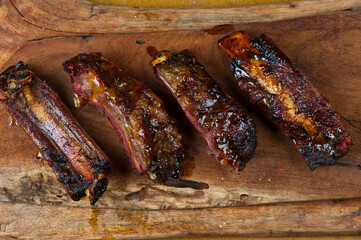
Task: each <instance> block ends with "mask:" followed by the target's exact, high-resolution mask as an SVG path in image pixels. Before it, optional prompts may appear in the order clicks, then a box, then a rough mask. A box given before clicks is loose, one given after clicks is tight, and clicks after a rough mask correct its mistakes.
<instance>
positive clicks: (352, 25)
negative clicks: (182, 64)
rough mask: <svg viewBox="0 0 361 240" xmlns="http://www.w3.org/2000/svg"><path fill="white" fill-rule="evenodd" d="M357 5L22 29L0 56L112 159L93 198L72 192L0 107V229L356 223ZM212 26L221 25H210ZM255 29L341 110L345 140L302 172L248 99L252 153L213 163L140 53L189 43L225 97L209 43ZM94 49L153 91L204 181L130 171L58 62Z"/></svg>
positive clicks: (87, 232)
mask: <svg viewBox="0 0 361 240" xmlns="http://www.w3.org/2000/svg"><path fill="white" fill-rule="evenodd" d="M360 20H361V12H360V11H351V12H342V13H338V14H331V15H325V16H311V17H305V18H298V19H294V20H283V21H275V22H267V23H249V24H242V25H232V26H231V25H229V26H227V27H224V28H216V30H214V29H213V30H212V31H204V30H197V31H185V30H183V31H168V32H153V33H124V34H102V35H88V34H87V35H81V36H74V35H72V36H66V37H65V36H59V37H50V38H44V39H37V40H32V41H29V42H28V43H27V44H25V45H23V46H22V47H21V49H20V50H19V51H17V52H16V53H15V55H13V56H12V57H11V58H10V59H9V60H8V61H7V62H6V63H5V64H4V66H3V68H5V67H7V66H10V65H12V64H15V63H17V62H18V61H19V60H22V61H24V62H25V63H27V64H28V65H29V66H30V68H31V69H32V70H33V71H34V72H35V73H36V74H37V75H38V76H39V77H41V78H42V79H44V80H46V81H47V82H48V83H49V85H50V86H51V87H53V88H54V89H55V90H56V91H57V92H58V93H59V95H60V96H61V98H62V99H63V100H64V101H65V103H66V104H67V105H68V106H69V108H70V109H71V111H72V113H73V114H74V115H75V116H76V118H77V119H78V120H79V121H80V123H81V124H82V125H83V126H84V128H85V129H86V130H87V132H88V133H89V134H90V135H91V136H92V137H93V138H94V139H95V140H96V141H97V142H98V143H99V145H100V146H101V147H102V148H103V149H104V151H105V152H106V153H107V154H108V156H109V158H110V159H111V161H112V165H113V173H112V175H111V177H110V183H109V187H108V190H107V191H106V192H105V194H104V195H103V197H102V198H101V199H100V200H99V202H98V203H97V204H96V206H93V207H91V206H90V205H89V203H88V200H87V199H83V200H81V201H79V202H73V201H72V200H71V199H69V197H68V196H67V195H66V193H65V191H64V190H63V189H62V187H61V186H60V184H59V183H58V182H57V180H56V178H55V177H54V174H53V173H52V170H51V169H50V168H49V167H48V166H47V165H44V164H42V163H41V162H39V161H38V160H37V159H36V158H35V155H36V154H37V149H36V147H35V145H34V143H33V142H32V140H31V139H30V138H29V137H28V136H27V135H26V134H25V133H24V132H23V130H22V129H21V128H19V127H17V126H15V125H14V126H11V127H9V122H10V121H9V120H8V119H9V116H8V114H7V112H6V111H5V110H4V109H3V108H2V107H1V108H0V118H1V119H2V121H1V122H0V135H1V140H0V149H1V155H0V214H1V217H0V236H1V235H5V236H15V237H20V238H44V237H47V238H55V237H56V238H61V239H74V238H87V239H88V238H92V239H98V238H105V239H109V238H154V237H172V236H186V235H200V234H207V235H211V234H222V235H223V234H242V235H250V234H252V235H255V234H257V235H267V236H269V235H285V234H297V235H298V234H358V233H360V232H361V166H360V165H361V142H360V139H361V138H360V137H361V116H360V114H359V109H360V107H359V106H360V104H361V90H360V89H359V88H358V86H359V85H360V83H361V77H360V75H359V70H360V68H361V60H360V54H361V44H360V43H361V42H360V37H361V22H360ZM219 29H223V30H219ZM231 30H244V31H247V32H248V33H250V34H253V35H258V34H261V33H266V34H267V35H268V36H269V37H271V38H272V39H274V41H275V42H276V44H277V45H278V46H279V47H280V48H281V49H282V50H283V51H284V52H285V53H286V54H287V55H288V56H289V57H290V58H291V59H292V60H293V61H294V62H295V63H296V65H297V66H298V67H299V68H301V69H302V70H303V71H304V72H305V73H306V75H308V76H309V77H310V79H311V80H312V82H313V84H314V85H315V86H316V87H317V88H319V89H320V90H321V92H322V93H323V94H324V95H325V96H326V97H327V98H328V99H329V100H330V102H331V103H332V104H333V106H334V107H335V108H336V109H337V111H338V112H339V114H340V115H341V116H342V119H343V122H344V125H345V128H346V129H347V130H348V131H349V132H350V133H351V135H352V138H353V142H354V145H353V146H352V148H351V150H350V152H349V153H348V154H347V155H346V156H345V157H344V158H342V159H340V160H339V162H340V163H341V165H335V166H321V167H319V168H318V169H317V170H316V171H313V172H311V171H310V170H309V169H308V167H307V166H306V164H305V163H304V162H303V160H302V157H301V156H300V155H299V154H298V152H297V151H296V149H295V147H294V146H293V144H292V142H291V140H290V139H288V138H286V137H285V136H283V134H282V133H281V132H280V131H279V130H278V129H277V128H275V127H274V126H273V125H272V124H270V123H269V122H266V121H265V120H264V119H262V118H261V117H259V116H258V115H256V114H254V113H253V112H252V109H248V110H249V112H250V115H251V116H252V117H253V118H254V120H255V122H256V126H257V137H258V147H257V150H256V153H255V156H254V157H253V158H252V159H251V161H250V162H249V163H248V165H247V166H246V169H245V170H244V171H243V172H240V173H234V172H233V170H232V169H231V168H229V167H226V166H222V165H220V164H219V163H218V162H217V161H216V159H215V158H214V157H212V156H211V155H209V154H208V153H207V151H208V150H207V145H206V143H205V141H204V140H203V139H202V137H201V135H200V134H199V133H198V132H197V131H195V130H194V128H193V126H192V125H191V124H190V122H189V121H188V120H187V119H186V117H185V115H184V114H183V112H182V111H181V109H180V107H179V106H178V105H177V103H176V101H175V100H174V99H173V97H172V96H171V94H170V93H169V92H168V90H167V89H166V87H165V86H163V85H162V83H161V82H160V81H159V80H158V79H157V78H156V77H155V76H154V74H153V72H152V68H151V67H150V65H149V62H150V60H151V59H152V58H151V57H150V55H149V49H150V48H156V49H157V50H162V49H168V50H171V51H174V52H176V51H180V50H183V49H186V48H187V49H189V50H190V51H191V52H192V53H193V54H194V55H195V56H196V57H197V59H198V61H199V62H201V63H202V64H203V65H204V66H205V68H206V70H207V71H208V72H209V73H210V75H211V76H212V77H213V78H214V79H215V80H216V81H217V82H219V83H220V84H221V85H222V86H223V87H224V88H225V89H226V90H227V91H228V92H229V93H230V94H231V95H232V96H233V97H234V98H235V99H236V100H237V101H240V102H241V99H240V96H239V93H240V92H239V91H238V90H237V87H236V84H235V82H234V80H233V77H232V74H231V72H230V70H229V67H228V65H229V63H230V59H229V58H228V57H227V55H226V54H225V53H224V52H223V51H222V50H221V49H220V48H219V47H218V46H217V40H218V39H220V38H221V37H223V36H224V35H225V34H224V31H231ZM81 52H101V53H103V55H104V56H106V57H107V58H109V59H110V60H112V61H114V62H115V63H116V65H117V66H119V67H120V68H122V69H123V70H124V72H126V73H127V74H129V75H130V76H132V77H134V78H136V79H138V80H140V81H143V82H145V83H146V84H147V85H148V86H149V87H150V88H152V89H153V90H154V91H155V92H156V93H157V94H158V96H160V97H161V98H162V99H163V101H164V102H165V105H166V108H167V110H168V111H169V113H170V114H171V115H172V116H173V117H174V118H175V119H176V120H177V122H178V126H179V128H180V130H181V132H182V133H183V135H184V139H185V144H186V145H187V146H188V150H187V154H188V158H187V160H186V161H185V162H184V164H183V178H184V179H190V180H195V181H199V182H204V183H207V184H208V185H209V189H205V190H193V189H179V188H172V187H166V186H162V185H160V184H157V183H155V182H153V181H151V180H150V179H148V178H147V177H145V176H142V177H138V176H136V175H135V174H134V173H133V172H132V169H131V166H130V163H129V161H128V159H127V156H126V154H125V152H124V149H123V147H122V145H121V142H120V140H119V139H118V137H117V136H116V134H115V132H114V130H113V128H112V127H111V125H110V124H109V122H108V120H107V118H106V117H105V116H103V115H102V114H101V113H100V112H99V111H98V110H97V109H96V108H94V107H92V106H89V105H87V106H85V107H83V108H80V109H75V108H74V107H73V104H72V99H71V93H72V92H71V85H70V79H69V76H68V75H67V74H66V73H65V72H64V71H63V69H62V63H63V62H64V61H65V60H67V59H69V58H71V57H73V56H75V55H77V54H78V53H81Z"/></svg>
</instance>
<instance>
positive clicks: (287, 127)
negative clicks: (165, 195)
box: [219, 32, 351, 170]
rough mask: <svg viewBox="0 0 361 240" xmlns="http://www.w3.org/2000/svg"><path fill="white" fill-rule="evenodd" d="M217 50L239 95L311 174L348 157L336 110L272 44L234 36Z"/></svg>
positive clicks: (264, 39) (238, 34) (346, 136)
mask: <svg viewBox="0 0 361 240" xmlns="http://www.w3.org/2000/svg"><path fill="white" fill-rule="evenodd" d="M219 45H220V46H221V48H223V49H224V50H225V51H226V52H227V53H228V54H229V56H230V57H232V58H233V62H232V64H231V65H230V68H231V70H232V72H233V74H234V77H235V79H236V81H237V82H238V86H239V87H240V89H241V91H242V93H243V94H244V96H245V97H246V98H247V99H248V100H249V102H250V103H251V104H253V105H254V106H255V107H256V108H258V109H260V110H261V112H263V113H265V114H266V116H267V117H268V118H269V119H270V120H272V121H273V122H274V123H276V124H277V125H278V126H279V127H280V128H281V130H282V131H283V132H284V134H285V135H287V136H289V137H291V138H292V140H293V142H294V143H295V145H296V147H297V149H298V150H299V152H300V153H301V154H302V155H303V157H304V160H305V161H306V163H307V164H308V166H309V167H310V169H311V170H314V169H316V168H317V167H318V165H319V164H320V163H322V164H327V165H330V164H334V160H335V159H338V158H340V157H342V156H343V155H344V154H346V153H347V151H348V150H349V148H350V146H351V137H350V135H349V134H347V133H346V132H345V129H344V128H343V126H342V123H341V121H340V117H339V116H338V115H337V113H336V111H335V109H334V108H333V107H332V106H331V105H330V103H329V102H328V101H327V99H325V98H324V97H323V96H322V94H321V93H320V92H319V91H318V90H317V89H316V88H315V87H314V86H313V85H312V83H311V82H310V80H309V79H308V78H307V77H306V76H305V75H304V74H303V72H302V71H301V70H299V69H298V68H297V67H296V66H295V65H294V64H293V63H292V62H291V60H290V59H289V58H288V57H287V56H286V55H285V54H284V53H282V52H281V51H280V50H279V49H278V48H277V46H275V44H274V43H273V41H272V40H271V39H269V38H267V37H266V36H265V35H261V36H260V37H257V38H253V37H251V36H249V35H248V34H246V33H244V32H236V33H233V34H231V35H228V36H226V37H224V38H223V39H221V40H220V41H219Z"/></svg>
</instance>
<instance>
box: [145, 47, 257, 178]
mask: <svg viewBox="0 0 361 240" xmlns="http://www.w3.org/2000/svg"><path fill="white" fill-rule="evenodd" d="M164 53H165V54H166V55H167V53H169V51H167V50H162V51H160V52H159V53H158V54H157V55H156V56H155V57H154V58H153V60H155V59H157V58H159V57H162V54H164ZM180 62H181V63H180ZM150 65H152V62H151V63H150ZM166 65H181V66H183V65H185V66H187V67H189V66H194V68H197V67H199V68H200V70H201V71H202V74H203V75H204V77H205V78H207V79H209V80H211V81H212V83H211V85H212V86H215V87H216V88H217V91H219V92H220V94H221V95H222V94H223V95H224V96H225V98H226V102H227V103H229V104H232V105H233V106H232V107H234V106H237V107H239V109H242V108H241V106H240V105H239V104H238V103H236V102H235V101H234V99H233V98H232V97H231V96H230V95H228V93H226V92H225V91H224V89H223V88H222V87H221V86H220V85H219V84H218V83H217V82H216V81H215V80H213V78H212V77H211V76H210V75H209V74H208V72H206V70H205V68H204V66H203V65H202V64H201V63H199V62H198V61H197V59H196V58H195V56H194V55H193V54H192V53H191V52H190V51H189V50H188V49H184V50H182V51H180V52H178V53H175V54H172V55H171V57H170V58H167V60H166V61H162V62H160V63H157V64H155V65H154V66H153V69H154V73H155V75H156V76H157V78H159V79H160V80H161V81H162V82H163V83H165V82H166V80H165V79H164V76H163V73H162V70H161V69H160V68H159V67H160V66H166ZM189 71H190V72H191V74H194V73H197V72H198V71H197V70H193V69H192V68H191V67H189ZM192 71H194V72H192ZM166 85H167V84H166ZM167 87H168V88H169V90H170V91H171V92H172V93H173V90H172V89H171V88H170V87H169V86H167ZM173 95H174V97H175V98H177V96H176V95H175V94H174V93H173ZM182 108H183V107H182ZM183 111H185V112H186V110H185V109H183ZM242 111H243V113H240V115H243V119H244V120H243V121H244V123H246V122H247V124H246V127H245V129H243V132H244V133H243V134H246V139H243V141H242V143H243V145H246V149H242V150H243V151H244V152H242V153H239V152H238V155H239V156H241V158H240V159H239V160H238V162H237V163H231V162H230V161H229V160H227V163H226V165H227V166H230V167H232V168H233V169H234V170H235V171H242V170H244V168H245V166H246V164H247V162H248V161H249V160H250V159H251V158H252V157H253V155H254V153H255V149H256V147H257V138H256V126H255V123H254V121H253V120H252V119H251V118H250V117H249V116H248V115H247V113H246V112H245V110H244V109H242ZM186 115H187V117H188V118H189V116H188V114H186ZM190 121H191V123H192V124H193V126H194V127H195V128H196V129H197V130H198V131H199V132H201V133H202V130H200V128H202V127H201V126H198V124H197V123H194V122H193V121H192V120H191V119H190ZM211 131H212V130H211ZM202 135H203V133H202ZM203 137H204V136H203ZM245 143H248V144H245ZM209 147H210V146H209ZM217 152H218V151H217Z"/></svg>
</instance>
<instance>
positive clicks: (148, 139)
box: [64, 53, 185, 182]
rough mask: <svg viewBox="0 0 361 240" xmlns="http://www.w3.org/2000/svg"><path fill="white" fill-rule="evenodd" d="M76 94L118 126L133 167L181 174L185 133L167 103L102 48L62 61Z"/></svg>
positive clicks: (172, 176)
mask: <svg viewBox="0 0 361 240" xmlns="http://www.w3.org/2000/svg"><path fill="white" fill-rule="evenodd" d="M64 69H65V71H66V72H68V73H69V74H70V77H71V81H72V84H73V89H74V93H75V94H76V95H78V96H81V97H82V98H83V99H85V100H86V101H89V103H91V104H92V105H94V106H96V107H98V108H99V109H100V110H101V111H102V112H103V113H104V114H105V115H106V116H107V117H108V119H109V120H110V122H111V123H112V125H113V126H114V128H115V129H116V131H117V133H118V135H119V137H120V138H121V140H122V143H123V145H124V147H125V150H126V152H127V154H128V156H129V158H130V159H131V162H132V166H133V169H134V170H135V172H136V173H137V174H139V175H141V174H144V173H148V174H149V175H150V176H151V178H157V179H158V180H159V181H161V182H164V181H166V180H175V181H177V180H178V179H179V175H180V165H181V162H182V161H183V160H184V157H185V153H184V147H183V144H182V136H181V134H179V132H178V129H177V127H176V125H175V122H174V121H173V120H172V119H171V118H170V117H169V116H168V114H167V113H166V111H165V108H164V106H163V102H162V100H161V99H160V98H158V97H157V96H156V95H155V94H154V93H153V92H152V90H150V89H149V88H148V87H147V86H146V85H145V84H144V83H141V82H139V81H136V80H135V79H133V78H131V77H129V76H127V75H126V74H124V73H123V72H122V71H121V70H120V69H119V68H117V67H116V66H115V65H114V64H113V63H111V62H110V61H108V60H107V59H105V58H104V57H103V56H101V54H99V53H90V54H80V55H78V56H76V57H74V58H72V59H70V60H68V61H66V62H65V63H64Z"/></svg>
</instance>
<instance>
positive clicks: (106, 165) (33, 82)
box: [0, 62, 111, 204]
mask: <svg viewBox="0 0 361 240" xmlns="http://www.w3.org/2000/svg"><path fill="white" fill-rule="evenodd" d="M0 101H1V103H2V104H3V105H4V107H5V108H6V110H7V111H8V112H9V113H10V115H11V117H12V118H13V119H14V120H15V121H16V122H17V124H18V125H20V126H21V127H22V128H23V129H24V130H25V132H26V133H27V134H28V135H29V136H30V137H31V138H32V139H33V141H34V142H35V144H36V145H37V147H38V148H39V150H40V152H41V154H42V157H43V158H44V159H46V160H47V162H48V164H49V166H50V167H51V168H52V169H53V171H54V173H55V174H56V176H57V178H58V181H59V182H60V183H61V184H62V185H63V186H64V188H65V189H66V191H67V193H68V194H69V196H70V197H71V198H72V199H73V200H75V201H78V200H80V198H82V197H84V196H85V195H88V197H89V200H90V203H91V204H94V203H95V202H96V201H97V200H98V199H99V197H100V196H101V195H102V194H103V192H104V191H105V190H106V188H107V184H108V180H107V175H108V174H110V171H111V168H110V162H109V160H108V158H107V157H106V156H105V154H104V153H103V152H102V151H101V150H100V148H99V147H98V146H97V144H96V143H95V142H94V141H93V140H92V139H91V138H90V137H89V136H88V135H87V134H86V133H85V131H84V130H83V129H82V128H81V126H80V125H79V123H78V122H77V121H76V120H75V119H74V117H73V116H72V115H71V114H70V112H69V110H68V109H67V108H66V106H65V104H64V103H63V102H62V101H61V100H60V98H59V97H58V95H57V94H56V93H55V92H54V91H53V90H52V89H51V88H50V87H49V86H48V85H47V84H46V83H45V82H43V81H42V80H40V79H39V78H37V77H36V76H35V75H34V73H33V72H32V71H30V70H29V69H28V67H27V66H26V65H25V64H24V63H22V62H19V63H18V64H17V65H14V66H12V67H9V68H8V69H7V70H5V71H4V72H3V73H2V74H1V75H0Z"/></svg>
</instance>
